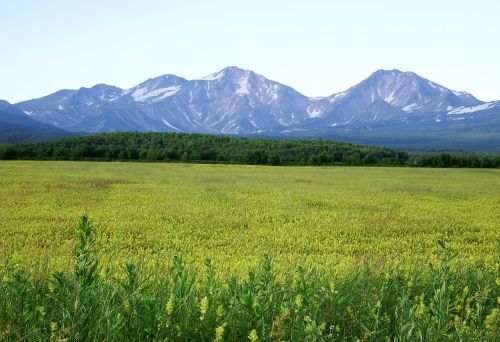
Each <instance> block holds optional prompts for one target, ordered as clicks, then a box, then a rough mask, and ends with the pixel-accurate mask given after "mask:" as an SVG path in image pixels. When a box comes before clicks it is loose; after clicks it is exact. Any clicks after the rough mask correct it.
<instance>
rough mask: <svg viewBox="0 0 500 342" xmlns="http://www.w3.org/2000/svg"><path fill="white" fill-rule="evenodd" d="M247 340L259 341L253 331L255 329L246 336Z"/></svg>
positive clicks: (251, 341) (255, 332)
mask: <svg viewBox="0 0 500 342" xmlns="http://www.w3.org/2000/svg"><path fill="white" fill-rule="evenodd" d="M248 339H249V340H250V342H257V341H258V340H259V336H258V335H257V331H255V329H253V330H252V331H250V334H248Z"/></svg>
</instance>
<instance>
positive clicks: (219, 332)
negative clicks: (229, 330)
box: [214, 325, 224, 342]
mask: <svg viewBox="0 0 500 342" xmlns="http://www.w3.org/2000/svg"><path fill="white" fill-rule="evenodd" d="M223 338H224V327H223V326H222V325H220V326H218V327H217V328H215V339H214V341H215V342H222V339H223Z"/></svg>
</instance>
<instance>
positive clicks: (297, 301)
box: [295, 295, 304, 308]
mask: <svg viewBox="0 0 500 342" xmlns="http://www.w3.org/2000/svg"><path fill="white" fill-rule="evenodd" d="M302 302H304V298H303V297H302V296H301V295H297V297H295V305H296V306H297V308H300V307H301V306H302Z"/></svg>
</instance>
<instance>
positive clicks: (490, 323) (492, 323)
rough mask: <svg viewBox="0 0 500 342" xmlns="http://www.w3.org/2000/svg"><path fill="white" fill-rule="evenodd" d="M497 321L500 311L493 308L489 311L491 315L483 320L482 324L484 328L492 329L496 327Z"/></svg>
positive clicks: (499, 317)
mask: <svg viewBox="0 0 500 342" xmlns="http://www.w3.org/2000/svg"><path fill="white" fill-rule="evenodd" d="M499 319H500V310H498V309H497V308H494V309H493V310H491V313H490V314H489V315H488V316H486V318H485V319H484V324H485V326H486V328H488V329H492V328H495V327H496V326H497V324H498V320H499Z"/></svg>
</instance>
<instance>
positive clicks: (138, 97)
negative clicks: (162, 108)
mask: <svg viewBox="0 0 500 342" xmlns="http://www.w3.org/2000/svg"><path fill="white" fill-rule="evenodd" d="M181 88H182V87H181V86H170V87H165V88H160V89H155V90H152V91H149V89H148V88H147V87H144V88H139V89H136V90H135V91H134V92H133V93H132V94H131V96H132V97H133V98H134V101H137V102H144V101H147V100H148V99H150V98H152V97H158V98H156V99H155V101H158V100H161V99H164V98H166V97H169V96H172V95H174V94H175V93H177V92H178V91H179V90H181Z"/></svg>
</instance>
